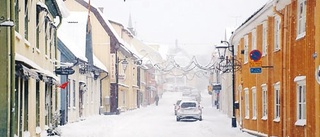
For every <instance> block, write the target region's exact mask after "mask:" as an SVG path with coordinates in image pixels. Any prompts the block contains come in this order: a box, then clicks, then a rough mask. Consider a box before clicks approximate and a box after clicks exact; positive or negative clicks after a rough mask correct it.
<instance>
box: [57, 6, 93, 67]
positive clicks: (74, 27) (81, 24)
mask: <svg viewBox="0 0 320 137" xmlns="http://www.w3.org/2000/svg"><path fill="white" fill-rule="evenodd" d="M87 18H88V12H70V15H69V16H68V17H67V18H64V19H63V21H62V24H61V26H60V28H59V29H58V37H59V39H60V40H61V41H62V42H63V43H64V44H65V45H66V47H67V48H68V49H70V51H71V52H72V53H73V54H74V55H75V56H76V57H77V58H79V59H81V60H83V61H88V59H87V58H86V55H85V50H86V25H87Z"/></svg>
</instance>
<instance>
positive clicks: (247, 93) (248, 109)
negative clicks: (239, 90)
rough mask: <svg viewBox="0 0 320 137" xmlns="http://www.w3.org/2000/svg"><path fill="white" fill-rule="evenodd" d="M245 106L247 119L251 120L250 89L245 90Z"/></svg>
mask: <svg viewBox="0 0 320 137" xmlns="http://www.w3.org/2000/svg"><path fill="white" fill-rule="evenodd" d="M243 90H244V94H245V95H244V105H245V119H249V117H250V113H249V112H250V108H249V89H248V88H244V89H243Z"/></svg>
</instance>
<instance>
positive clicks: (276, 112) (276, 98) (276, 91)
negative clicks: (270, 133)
mask: <svg viewBox="0 0 320 137" xmlns="http://www.w3.org/2000/svg"><path fill="white" fill-rule="evenodd" d="M274 121H277V122H279V121H280V82H277V83H276V84H275V85H274Z"/></svg>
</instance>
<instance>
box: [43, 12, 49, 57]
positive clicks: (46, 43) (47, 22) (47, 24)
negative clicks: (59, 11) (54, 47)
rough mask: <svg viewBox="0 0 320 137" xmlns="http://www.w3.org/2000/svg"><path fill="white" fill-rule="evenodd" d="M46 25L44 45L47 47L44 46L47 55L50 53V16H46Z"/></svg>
mask: <svg viewBox="0 0 320 137" xmlns="http://www.w3.org/2000/svg"><path fill="white" fill-rule="evenodd" d="M44 26H45V27H44V30H45V34H44V35H45V39H44V41H45V43H44V46H45V48H44V53H45V55H48V39H49V38H48V35H49V34H48V33H49V31H48V28H49V19H48V18H45V25H44Z"/></svg>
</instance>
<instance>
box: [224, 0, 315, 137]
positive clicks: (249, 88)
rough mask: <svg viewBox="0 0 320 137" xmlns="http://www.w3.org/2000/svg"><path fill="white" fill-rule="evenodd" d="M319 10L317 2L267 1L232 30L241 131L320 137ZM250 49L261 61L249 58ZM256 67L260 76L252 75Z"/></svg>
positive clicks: (313, 0) (237, 115) (271, 134)
mask: <svg viewBox="0 0 320 137" xmlns="http://www.w3.org/2000/svg"><path fill="white" fill-rule="evenodd" d="M317 10H319V1H316V0H291V1H290V0H283V1H275V0H274V1H269V2H268V3H266V4H265V5H264V6H263V7H261V8H260V9H259V10H258V11H257V12H255V13H254V14H253V15H252V16H251V17H250V18H248V19H247V20H246V21H245V22H244V23H243V24H242V25H241V26H240V27H238V28H237V29H236V30H235V31H234V33H233V35H232V36H231V38H230V43H231V44H232V45H234V46H235V49H236V58H237V60H240V61H241V63H242V69H241V70H240V71H237V72H236V88H235V89H236V90H235V93H236V101H237V102H239V103H240V108H239V109H238V110H237V113H236V117H237V121H238V123H239V126H240V127H241V129H242V130H244V131H247V132H251V133H254V134H257V135H259V136H310V137H311V136H312V137H313V136H319V135H320V134H319V132H320V131H319V129H317V127H319V118H318V117H319V107H318V105H317V104H318V103H319V102H318V100H319V93H318V92H317V91H319V82H318V81H319V80H318V78H319V59H318V58H319V57H317V53H318V52H319V49H318V48H317V47H318V46H317V44H319V43H318V41H317V39H316V38H317V36H318V35H317V31H316V30H317V28H319V19H318V18H319V15H318V14H317V12H316V11H317ZM317 17H318V18H317ZM254 50H258V51H260V52H261V59H259V60H256V61H254V60H253V59H252V58H253V57H252V51H254ZM259 62H260V63H259ZM255 67H260V68H261V69H262V71H261V73H260V72H253V71H250V69H251V68H255ZM225 84H226V83H225Z"/></svg>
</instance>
